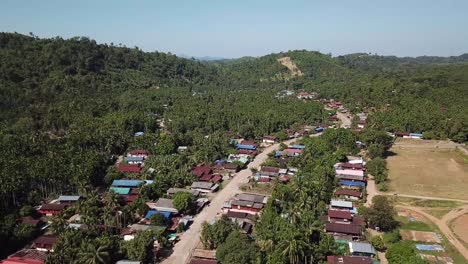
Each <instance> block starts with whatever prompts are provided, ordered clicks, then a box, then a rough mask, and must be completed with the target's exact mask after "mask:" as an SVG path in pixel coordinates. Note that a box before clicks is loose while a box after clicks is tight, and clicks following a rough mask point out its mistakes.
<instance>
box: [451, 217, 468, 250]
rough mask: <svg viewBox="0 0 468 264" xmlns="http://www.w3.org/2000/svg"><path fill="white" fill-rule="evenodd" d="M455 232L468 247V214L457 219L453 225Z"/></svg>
mask: <svg viewBox="0 0 468 264" xmlns="http://www.w3.org/2000/svg"><path fill="white" fill-rule="evenodd" d="M451 226H452V230H453V232H454V233H455V234H456V235H457V236H458V237H459V238H460V239H461V240H463V242H464V243H465V245H468V214H465V215H462V216H460V217H458V218H457V219H455V220H454V221H453V222H452V224H451Z"/></svg>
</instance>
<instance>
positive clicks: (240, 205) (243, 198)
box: [223, 193, 268, 214]
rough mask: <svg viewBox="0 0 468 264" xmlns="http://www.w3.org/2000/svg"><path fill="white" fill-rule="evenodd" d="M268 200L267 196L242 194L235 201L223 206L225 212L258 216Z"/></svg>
mask: <svg viewBox="0 0 468 264" xmlns="http://www.w3.org/2000/svg"><path fill="white" fill-rule="evenodd" d="M267 200H268V197H267V196H265V195H259V194H250V193H240V194H238V195H236V196H235V197H234V199H233V200H231V201H230V202H227V203H225V204H224V205H223V209H224V211H233V212H243V213H248V214H258V213H259V212H260V211H261V210H262V209H263V208H264V207H265V204H266V202H267Z"/></svg>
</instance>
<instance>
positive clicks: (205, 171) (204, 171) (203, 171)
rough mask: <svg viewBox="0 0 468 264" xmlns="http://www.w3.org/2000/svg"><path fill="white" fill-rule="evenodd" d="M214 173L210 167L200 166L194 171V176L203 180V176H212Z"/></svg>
mask: <svg viewBox="0 0 468 264" xmlns="http://www.w3.org/2000/svg"><path fill="white" fill-rule="evenodd" d="M212 173H213V169H212V168H211V167H210V166H203V165H200V166H197V167H195V168H193V169H192V174H193V175H195V176H197V177H198V178H202V177H203V176H206V175H210V174H212Z"/></svg>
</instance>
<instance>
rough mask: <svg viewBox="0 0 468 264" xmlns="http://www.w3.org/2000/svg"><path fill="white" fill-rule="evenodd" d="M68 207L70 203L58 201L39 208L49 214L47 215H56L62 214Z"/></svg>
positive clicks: (42, 212) (40, 211) (41, 211)
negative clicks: (59, 202) (58, 202)
mask: <svg viewBox="0 0 468 264" xmlns="http://www.w3.org/2000/svg"><path fill="white" fill-rule="evenodd" d="M67 207H68V204H57V203H50V204H44V205H42V206H41V207H40V208H39V213H41V214H44V215H47V216H54V215H58V214H60V213H61V212H62V211H63V210H65V209H66V208H67Z"/></svg>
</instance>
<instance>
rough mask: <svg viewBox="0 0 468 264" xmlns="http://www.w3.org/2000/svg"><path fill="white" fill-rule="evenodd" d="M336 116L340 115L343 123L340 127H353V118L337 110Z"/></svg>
mask: <svg viewBox="0 0 468 264" xmlns="http://www.w3.org/2000/svg"><path fill="white" fill-rule="evenodd" d="M336 117H338V118H339V119H340V121H341V125H340V127H341V128H350V127H351V119H350V118H348V116H347V115H346V113H345V114H343V113H341V112H340V111H337V112H336Z"/></svg>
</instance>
